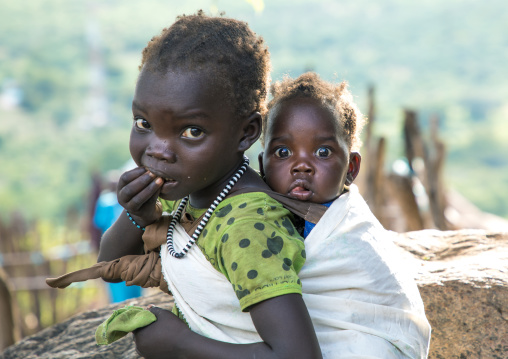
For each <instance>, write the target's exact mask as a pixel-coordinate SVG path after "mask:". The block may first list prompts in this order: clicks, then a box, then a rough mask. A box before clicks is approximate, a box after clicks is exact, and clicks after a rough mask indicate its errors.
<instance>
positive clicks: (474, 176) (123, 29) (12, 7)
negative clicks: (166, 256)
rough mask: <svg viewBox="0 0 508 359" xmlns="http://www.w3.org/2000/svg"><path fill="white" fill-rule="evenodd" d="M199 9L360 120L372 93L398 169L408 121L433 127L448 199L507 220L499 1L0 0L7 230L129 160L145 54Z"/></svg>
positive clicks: (504, 46) (52, 209) (505, 15)
mask: <svg viewBox="0 0 508 359" xmlns="http://www.w3.org/2000/svg"><path fill="white" fill-rule="evenodd" d="M263 5H264V6H263ZM200 8H202V9H204V10H205V11H207V12H209V13H213V12H217V11H225V12H226V15H228V16H231V17H235V18H239V19H243V20H245V21H247V22H249V24H250V25H251V27H252V28H253V29H254V30H255V31H256V32H257V33H258V34H261V35H262V36H263V37H264V38H265V40H266V42H267V43H268V45H269V47H270V50H271V53H272V63H273V73H272V78H273V79H280V78H281V77H282V76H283V74H286V73H288V74H290V75H292V76H297V75H299V74H300V73H302V72H303V71H305V70H308V69H313V70H315V71H317V72H319V73H320V74H321V75H322V76H323V77H325V78H326V79H328V80H337V81H339V80H342V79H346V80H348V81H349V83H350V85H351V88H352V90H353V93H354V94H355V96H356V98H357V100H358V103H359V104H360V107H361V109H362V110H363V111H366V102H365V100H366V93H367V88H368V86H370V85H374V86H375V88H376V94H377V97H376V100H377V108H378V121H379V122H377V123H376V128H375V131H376V133H377V134H383V135H385V136H386V137H387V139H388V143H389V149H390V151H389V154H388V156H389V158H390V160H393V159H396V158H397V157H398V156H400V155H401V153H400V149H401V146H400V143H401V140H402V139H401V121H402V110H403V109H404V108H410V109H415V110H417V111H419V114H420V121H421V124H422V126H423V127H424V128H425V126H426V124H427V123H428V119H429V117H430V116H431V115H434V114H436V115H438V116H439V117H440V119H441V134H442V136H443V138H444V139H445V141H446V143H447V148H448V157H447V162H446V165H445V169H446V183H447V184H448V186H452V187H454V188H456V189H457V190H459V191H460V192H461V193H462V194H464V195H465V196H466V197H468V198H469V199H470V200H472V201H473V202H474V203H475V204H476V205H478V206H479V207H480V208H482V209H483V210H485V211H490V212H492V213H496V214H498V215H500V216H504V217H506V218H508V205H507V203H508V191H507V184H508V66H507V64H508V36H507V34H508V21H507V19H508V2H506V1H505V0H489V1H479V0H425V1H418V2H413V1H412V2H409V1H403V0H381V1H376V0H345V1H341V0H336V1H311V0H291V1H289V0H279V1H275V0H265V1H264V3H263V2H262V1H244V0H242V1H240V0H237V1H233V0H230V1H225V0H223V1H222V0H221V1H219V0H215V1H213V0H208V1H205V0H190V1H189V0H188V1H174V0H166V1H163V0H144V1H134V0H123V1H120V0H105V1H92V0H89V1H85V0H73V1H69V0H38V1H9V0H0V16H1V21H0V115H1V126H0V216H2V217H5V216H7V215H8V214H9V213H10V212H11V211H13V210H15V209H22V210H23V211H24V212H25V213H26V214H27V216H29V217H38V218H47V219H55V218H58V217H60V216H61V215H62V214H63V213H64V212H65V211H66V210H67V208H69V207H74V208H76V209H77V210H83V209H84V206H85V205H86V201H84V198H85V197H86V193H87V191H88V190H89V186H90V174H91V173H92V172H97V173H105V172H106V171H107V170H109V169H114V168H119V167H121V166H122V165H123V164H124V163H125V162H126V161H127V160H128V158H129V153H128V134H129V131H130V126H131V114H130V102H131V99H132V92H133V89H134V84H135V79H136V75H137V66H138V64H139V61H140V52H141V50H142V48H143V47H144V46H145V44H146V43H147V41H148V40H149V39H150V38H151V37H152V36H153V35H155V34H157V33H158V32H159V31H160V30H161V29H162V27H164V26H168V25H170V24H171V23H172V22H173V21H174V19H175V17H176V16H177V15H178V14H181V13H192V12H195V11H196V10H197V9H200Z"/></svg>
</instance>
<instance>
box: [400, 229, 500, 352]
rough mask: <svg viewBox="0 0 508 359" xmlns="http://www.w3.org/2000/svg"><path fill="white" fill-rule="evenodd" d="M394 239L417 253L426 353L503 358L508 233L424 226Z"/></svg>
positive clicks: (411, 251) (413, 253)
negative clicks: (426, 333)
mask: <svg viewBox="0 0 508 359" xmlns="http://www.w3.org/2000/svg"><path fill="white" fill-rule="evenodd" d="M396 241H397V244H398V245H399V246H400V247H401V248H404V249H405V250H406V251H407V252H406V255H407V254H408V253H410V255H411V257H412V259H415V258H416V267H415V269H416V270H417V275H416V279H417V284H418V287H419V288H420V293H421V295H422V298H423V302H424V303H425V312H426V315H427V318H428V319H429V322H430V324H431V326H432V338H431V345H430V353H429V358H439V359H441V358H443V359H444V358H446V359H450V358H460V359H462V358H499V359H501V358H508V233H507V232H504V233H492V232H490V233H489V232H486V231H483V230H460V231H448V232H440V231H435V230H424V231H418V232H409V233H405V234H400V235H399V236H398V238H397V240H396ZM412 264H413V265H414V264H415V261H412Z"/></svg>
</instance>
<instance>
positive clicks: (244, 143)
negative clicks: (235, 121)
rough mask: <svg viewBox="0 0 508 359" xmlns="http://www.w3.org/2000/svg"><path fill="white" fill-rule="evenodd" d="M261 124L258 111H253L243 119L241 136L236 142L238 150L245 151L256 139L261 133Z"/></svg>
mask: <svg viewBox="0 0 508 359" xmlns="http://www.w3.org/2000/svg"><path fill="white" fill-rule="evenodd" d="M261 126H262V125H261V114H260V113H259V112H253V113H252V114H251V115H250V116H249V117H247V118H246V119H245V120H244V122H243V127H242V138H241V139H240V143H239V144H238V150H239V151H240V152H245V151H247V150H248V149H249V148H250V146H252V145H253V144H254V142H256V141H257V140H258V138H259V136H260V135H261Z"/></svg>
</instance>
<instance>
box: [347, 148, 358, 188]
mask: <svg viewBox="0 0 508 359" xmlns="http://www.w3.org/2000/svg"><path fill="white" fill-rule="evenodd" d="M361 162H362V156H361V155H360V153H358V152H351V153H350V154H349V164H348V169H347V174H346V185H348V186H349V185H350V184H351V183H353V181H354V180H355V178H356V176H358V173H360V163H361Z"/></svg>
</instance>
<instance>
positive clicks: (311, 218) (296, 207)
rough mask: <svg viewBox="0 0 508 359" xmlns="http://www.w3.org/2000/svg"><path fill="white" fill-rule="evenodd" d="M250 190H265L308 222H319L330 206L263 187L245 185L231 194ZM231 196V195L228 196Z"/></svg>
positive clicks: (264, 191) (234, 194)
mask: <svg viewBox="0 0 508 359" xmlns="http://www.w3.org/2000/svg"><path fill="white" fill-rule="evenodd" d="M250 192H263V193H266V194H267V195H269V196H270V197H272V198H273V199H274V200H276V201H279V202H280V203H281V204H282V205H283V206H284V207H285V208H286V209H287V210H289V211H291V212H293V213H294V214H296V215H297V216H299V217H302V218H303V219H305V220H306V221H308V222H312V223H314V224H316V223H318V222H319V220H320V219H321V217H323V214H325V212H326V210H327V209H328V207H326V206H323V205H322V204H318V203H311V202H303V201H299V200H297V199H294V198H291V197H289V196H287V195H284V194H280V193H277V192H274V191H270V190H268V189H266V188H262V187H244V188H240V189H238V190H236V191H234V192H231V194H230V196H236V195H238V194H243V193H250ZM228 197H229V196H228Z"/></svg>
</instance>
